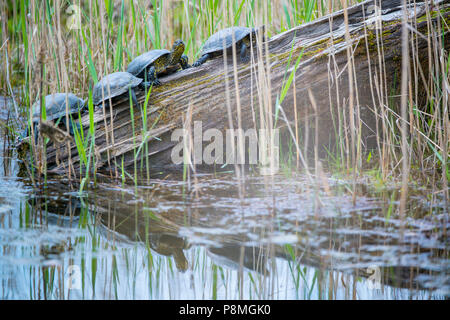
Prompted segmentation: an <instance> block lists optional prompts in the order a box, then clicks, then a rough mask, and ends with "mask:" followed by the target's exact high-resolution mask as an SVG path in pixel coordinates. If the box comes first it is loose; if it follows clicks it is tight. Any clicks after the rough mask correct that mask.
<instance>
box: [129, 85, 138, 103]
mask: <svg viewBox="0 0 450 320" xmlns="http://www.w3.org/2000/svg"><path fill="white" fill-rule="evenodd" d="M130 91H131V101H133V106H139V103H138V101H137V97H136V92H134V89H133V88H130Z"/></svg>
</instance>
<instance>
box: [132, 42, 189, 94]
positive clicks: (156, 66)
mask: <svg viewBox="0 0 450 320" xmlns="http://www.w3.org/2000/svg"><path fill="white" fill-rule="evenodd" d="M183 52H184V42H183V41H182V40H177V41H175V42H174V44H173V46H172V50H171V51H169V50H166V49H155V50H150V51H148V52H146V53H143V54H141V55H140V56H138V57H136V58H135V59H134V60H133V61H131V62H130V64H129V65H128V68H127V72H129V73H131V74H132V75H134V76H136V77H138V78H141V79H144V80H147V81H148V82H150V83H151V84H152V85H154V86H159V85H161V82H160V81H159V80H158V75H162V74H170V73H173V72H175V71H177V70H178V69H179V65H181V68H182V69H183V70H184V69H187V68H190V67H191V66H190V65H189V64H188V57H187V56H186V55H185V54H183Z"/></svg>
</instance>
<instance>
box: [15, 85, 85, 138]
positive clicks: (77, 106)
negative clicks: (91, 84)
mask: <svg viewBox="0 0 450 320" xmlns="http://www.w3.org/2000/svg"><path fill="white" fill-rule="evenodd" d="M66 99H67V100H66ZM66 101H67V106H68V114H69V116H74V117H75V116H76V115H78V113H82V112H83V111H84V110H85V108H86V105H87V104H86V101H85V100H83V99H81V98H79V97H77V96H76V95H74V94H73V93H70V92H69V93H53V94H49V95H47V96H46V97H45V114H46V123H47V124H52V123H53V124H54V125H55V127H58V126H60V127H62V128H63V129H64V130H65V128H66V121H67V119H66ZM32 110H33V116H32V124H33V126H34V131H35V132H36V135H35V136H36V138H37V137H38V124H39V123H40V119H41V103H40V101H37V102H35V103H34V104H33V106H32ZM76 126H77V128H78V129H79V128H80V126H79V124H78V123H77V124H76ZM73 129H74V128H73V125H72V121H69V132H70V134H71V135H73V134H74V130H73ZM28 135H29V134H28V128H27V129H25V131H24V132H23V133H22V138H23V137H26V136H28Z"/></svg>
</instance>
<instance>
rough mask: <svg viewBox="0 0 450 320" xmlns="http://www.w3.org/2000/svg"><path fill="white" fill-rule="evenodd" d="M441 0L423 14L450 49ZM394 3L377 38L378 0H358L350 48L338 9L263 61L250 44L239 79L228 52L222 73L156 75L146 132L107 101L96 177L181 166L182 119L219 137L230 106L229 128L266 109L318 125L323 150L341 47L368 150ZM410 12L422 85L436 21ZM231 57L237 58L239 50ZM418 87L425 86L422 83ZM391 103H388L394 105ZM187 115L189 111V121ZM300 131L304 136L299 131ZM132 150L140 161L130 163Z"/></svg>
mask: <svg viewBox="0 0 450 320" xmlns="http://www.w3.org/2000/svg"><path fill="white" fill-rule="evenodd" d="M449 2H450V1H449V0H445V1H440V2H439V1H434V7H432V6H431V4H430V3H428V4H427V6H428V7H429V10H432V11H433V12H437V13H438V14H435V15H433V14H432V15H431V17H432V19H431V20H432V21H434V22H436V20H437V19H442V18H443V19H444V21H446V22H447V27H445V26H444V27H443V28H444V32H445V33H444V37H443V40H444V41H443V45H444V47H445V49H446V50H448V48H449V37H448V29H445V28H448V21H449ZM401 3H402V2H401V1H400V0H386V1H381V6H380V7H381V17H380V18H381V19H382V28H381V29H380V30H378V31H377V27H378V26H379V25H377V22H376V19H375V18H374V15H373V13H374V12H375V10H374V8H375V7H374V6H373V5H374V4H379V1H376V2H374V1H365V2H363V3H361V4H359V5H356V6H353V7H350V8H348V21H349V25H348V31H349V34H350V38H349V40H350V41H349V42H348V41H346V38H345V32H346V25H345V23H344V12H343V11H338V12H336V13H334V14H332V15H329V16H325V17H323V18H320V19H318V20H316V21H313V22H311V23H307V24H305V25H302V26H299V27H296V28H293V29H291V30H288V31H286V32H283V33H281V34H278V35H275V36H273V37H271V38H270V39H268V40H267V42H264V43H262V45H261V46H260V47H262V49H263V52H266V53H267V52H268V54H264V53H263V54H261V53H260V52H261V51H259V49H258V48H257V47H256V46H254V47H253V48H252V52H251V55H252V63H247V64H246V63H241V62H239V56H238V57H237V61H238V62H237V64H236V69H235V70H236V71H237V77H235V72H234V70H233V69H234V65H233V56H232V55H231V54H230V53H228V54H227V59H226V65H227V69H225V63H224V62H225V61H224V58H223V56H218V57H216V58H213V59H211V60H208V61H207V62H206V63H205V64H203V65H202V66H200V67H198V68H190V69H186V70H183V71H179V72H177V73H175V74H172V75H169V76H166V77H163V78H161V79H160V80H161V82H162V86H160V87H157V88H153V89H152V92H151V95H150V98H149V106H148V114H147V128H149V130H148V131H147V133H146V134H145V133H143V130H142V128H143V126H142V122H143V120H142V114H141V112H140V109H139V107H137V106H134V108H133V114H134V116H133V117H132V116H131V113H130V103H129V100H128V99H127V98H124V99H118V100H117V101H113V106H112V110H113V117H112V118H113V125H111V115H110V114H109V110H110V108H109V106H107V107H106V109H105V114H106V118H104V112H103V110H96V111H95V113H94V122H95V124H96V131H95V155H96V168H97V170H98V171H104V172H116V173H117V172H119V173H120V172H121V170H122V168H125V170H127V171H130V170H131V171H132V170H133V168H134V167H135V166H137V167H138V168H142V167H144V168H145V167H146V166H147V165H148V166H149V167H150V168H152V170H153V168H156V169H158V170H160V169H162V170H167V169H181V168H183V165H182V164H181V165H180V164H174V163H173V161H172V158H171V153H172V150H173V148H174V146H175V145H177V144H178V143H179V141H172V139H171V135H172V133H173V131H174V130H175V129H177V128H183V127H184V124H185V123H186V120H185V119H189V118H190V119H191V120H190V124H191V126H193V123H194V121H201V122H202V130H203V132H205V131H206V130H207V129H210V128H215V129H218V130H220V131H221V132H225V130H226V129H228V128H230V121H229V114H228V108H227V105H228V103H229V106H230V107H231V110H232V114H231V118H232V120H233V127H234V128H239V127H240V128H242V129H244V130H246V129H248V128H261V121H260V119H261V114H262V113H261V112H260V106H261V105H263V106H264V109H265V110H271V111H269V112H271V114H272V116H274V115H275V114H276V113H277V114H278V119H277V121H276V126H277V127H286V124H287V123H289V125H290V126H291V127H292V129H293V127H294V125H295V124H294V119H295V118H296V116H297V118H298V120H299V123H300V124H301V125H302V128H303V125H304V124H308V126H310V129H309V130H310V132H314V130H315V129H314V128H315V126H317V125H318V128H317V129H318V130H317V135H316V136H315V134H309V136H310V138H309V139H310V140H309V142H308V145H310V146H312V145H314V144H320V145H324V144H325V145H329V142H330V141H334V140H335V138H336V132H335V131H336V130H337V127H338V126H339V124H338V115H339V114H340V115H342V116H344V118H345V119H344V120H345V121H346V123H349V115H350V113H349V103H348V101H349V92H350V90H349V89H350V85H349V77H348V70H349V69H348V68H347V66H348V62H349V61H348V59H347V49H348V48H350V49H351V53H352V55H351V56H352V61H351V62H352V63H353V70H354V75H353V80H354V86H353V90H352V92H353V94H354V99H353V101H354V108H355V110H356V111H355V113H358V114H355V115H354V116H355V117H356V116H357V118H356V119H360V122H359V123H357V124H356V125H357V126H359V124H361V134H362V136H361V137H362V146H363V147H365V148H374V147H376V137H377V135H379V134H380V133H379V132H377V129H376V127H377V126H376V122H377V117H376V109H377V108H379V106H380V105H382V104H385V102H386V101H387V97H388V96H390V95H393V94H394V93H395V92H396V86H397V85H396V80H397V79H400V78H401V75H400V71H401V70H400V66H401V13H402V8H401ZM409 13H410V16H411V18H415V20H414V27H416V28H417V29H418V31H419V32H420V33H421V34H422V35H424V36H425V38H423V37H422V36H418V35H417V34H416V33H411V37H412V38H413V39H414V41H415V42H414V44H415V46H416V49H418V52H416V54H417V57H418V61H419V63H420V65H421V66H422V70H423V72H424V74H425V78H426V74H427V72H428V71H427V69H428V59H429V57H428V43H427V39H426V37H427V35H428V34H429V28H433V26H434V24H433V26H428V23H429V22H427V19H426V18H425V17H426V6H425V2H424V1H416V2H415V7H411V8H410V9H409ZM441 21H442V20H441ZM267 50H268V51H267ZM410 51H411V50H410ZM236 52H237V54H239V51H236ZM258 52H259V53H258ZM300 55H302V57H301V60H300V63H299V66H298V68H297V69H296V72H295V77H294V81H293V82H294V83H293V84H292V85H291V86H290V87H289V89H288V91H287V94H286V96H285V99H284V100H283V102H282V103H281V107H282V109H283V111H284V113H285V114H286V118H287V119H285V117H284V115H283V113H282V112H280V111H278V112H277V111H276V108H275V106H276V101H277V98H279V97H280V94H281V92H282V90H283V87H284V86H285V84H286V80H287V79H288V77H289V75H290V74H291V72H292V71H293V70H294V65H295V62H296V61H297V59H298V57H299V56H300ZM268 70H270V73H268V72H267V71H268ZM236 79H237V84H236V82H235V80H236ZM413 82H414V80H413ZM418 83H419V85H420V86H422V85H423V82H422V80H421V79H419V80H418ZM227 84H228V85H227ZM378 84H380V86H379V85H378ZM236 88H238V91H237V90H236ZM293 88H295V92H294V91H293ZM237 93H238V94H237ZM394 95H395V94H394ZM227 96H228V97H227ZM137 97H138V101H139V103H140V104H143V103H144V101H145V93H144V92H142V91H138V92H137ZM311 97H313V98H314V100H315V102H316V103H315V104H316V107H314V106H313V105H312V103H311V101H312V100H311ZM294 98H295V99H294ZM395 100H396V99H395V98H394V99H393V101H394V105H395ZM294 102H295V103H294ZM238 106H240V108H238ZM189 110H190V111H191V112H192V114H191V116H190V114H189V112H188V111H189ZM266 116H267V114H266ZM316 116H317V117H318V118H317V120H318V121H317V122H316V121H315V120H316ZM132 118H133V119H134V121H132ZM81 122H82V124H83V126H84V127H85V128H86V129H85V134H86V133H87V131H88V128H89V115H88V114H86V115H84V116H82V119H81ZM105 124H106V127H105ZM112 127H113V130H112ZM345 127H346V126H344V128H345ZM133 132H134V135H133ZM300 133H302V137H303V139H304V138H305V132H304V131H300ZM146 136H147V138H148V137H150V138H148V140H147V142H148V149H145V148H144V147H142V148H139V147H140V146H141V143H142V142H143V141H144V139H146ZM314 136H315V137H314ZM224 137H225V134H224ZM112 138H114V139H112ZM316 140H317V141H316ZM303 142H305V140H303ZM208 143H210V142H208V141H207V142H203V144H204V145H207V144H208ZM71 146H72V153H71V154H72V158H71V164H72V165H73V167H74V168H75V169H76V170H75V172H79V171H77V169H78V168H79V166H80V159H79V156H78V153H77V149H76V147H75V146H74V143H72V144H71ZM138 150H139V155H138V156H137V157H136V153H137V151H138ZM66 151H67V150H66V146H65V145H61V146H59V147H57V148H55V147H52V146H50V147H49V148H48V152H47V166H48V169H50V171H53V172H62V171H66V170H67V168H68V164H69V159H68V156H67V154H68V153H67V152H66ZM224 151H226V150H225V148H224ZM142 155H144V156H142Z"/></svg>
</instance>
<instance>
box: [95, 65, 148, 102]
mask: <svg viewBox="0 0 450 320" xmlns="http://www.w3.org/2000/svg"><path fill="white" fill-rule="evenodd" d="M141 82H142V79H140V78H136V77H135V76H133V75H132V74H131V73H129V72H114V73H111V74H108V75H107V76H105V77H103V79H102V80H100V81H99V82H97V83H96V84H95V86H94V89H93V92H92V99H93V102H94V105H99V104H100V103H101V102H102V101H104V100H107V99H110V98H111V99H112V98H114V97H117V96H120V95H121V94H124V93H125V92H127V91H128V88H130V87H131V88H134V87H137V86H138V85H139V84H140V83H141ZM108 85H109V90H108ZM102 88H104V89H103V94H104V97H103V96H102Z"/></svg>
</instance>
